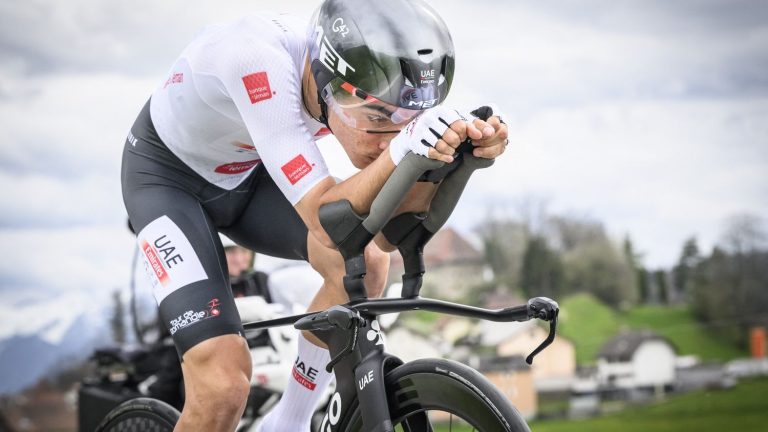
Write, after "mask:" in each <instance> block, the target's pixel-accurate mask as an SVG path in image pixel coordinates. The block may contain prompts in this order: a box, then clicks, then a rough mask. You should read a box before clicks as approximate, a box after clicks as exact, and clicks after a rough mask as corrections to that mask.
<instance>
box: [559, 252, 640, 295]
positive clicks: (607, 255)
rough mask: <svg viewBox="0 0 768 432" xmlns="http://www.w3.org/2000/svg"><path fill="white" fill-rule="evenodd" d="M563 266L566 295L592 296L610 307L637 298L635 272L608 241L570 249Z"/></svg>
mask: <svg viewBox="0 0 768 432" xmlns="http://www.w3.org/2000/svg"><path fill="white" fill-rule="evenodd" d="M563 263H564V267H565V276H566V286H567V287H568V289H569V291H573V292H589V293H592V294H594V295H595V297H597V298H599V299H600V300H602V301H603V302H605V303H607V304H609V305H611V306H613V307H619V306H623V305H626V304H627V303H631V302H634V301H635V299H636V297H637V290H636V289H635V286H634V285H633V281H634V274H633V271H634V270H633V269H632V267H630V266H629V264H628V263H627V261H626V260H625V259H624V257H623V256H622V254H621V252H619V250H618V248H616V247H615V246H614V245H613V244H612V243H611V242H610V241H609V240H608V239H607V238H606V239H603V240H602V241H596V242H592V243H588V244H584V245H581V246H579V247H578V248H576V249H573V250H572V251H570V252H568V253H567V254H565V255H564V258H563Z"/></svg>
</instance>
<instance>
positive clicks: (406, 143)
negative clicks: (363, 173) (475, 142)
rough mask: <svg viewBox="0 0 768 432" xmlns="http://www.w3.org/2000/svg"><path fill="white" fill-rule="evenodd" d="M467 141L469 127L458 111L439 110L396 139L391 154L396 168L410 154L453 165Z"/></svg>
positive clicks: (423, 116) (426, 113)
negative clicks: (461, 145)
mask: <svg viewBox="0 0 768 432" xmlns="http://www.w3.org/2000/svg"><path fill="white" fill-rule="evenodd" d="M466 138H467V123H466V122H465V121H464V120H463V118H462V116H461V115H460V114H459V113H458V112H457V111H456V110H453V109H450V108H445V107H435V108H431V109H429V110H426V111H424V113H423V114H421V115H420V116H418V117H416V118H415V119H414V120H413V121H411V122H410V123H408V125H407V126H406V127H405V128H404V129H403V130H402V131H400V133H399V134H397V136H396V137H394V138H393V139H392V141H391V142H390V144H389V154H390V156H391V157H392V162H394V163H395V165H397V164H399V163H400V161H401V160H403V158H404V157H405V155H406V154H408V152H409V151H411V152H413V153H416V154H419V155H422V156H425V157H428V158H430V159H437V160H441V161H443V162H445V163H451V162H453V155H454V153H456V148H457V147H458V146H459V144H461V142H462V141H464V140H465V139H466Z"/></svg>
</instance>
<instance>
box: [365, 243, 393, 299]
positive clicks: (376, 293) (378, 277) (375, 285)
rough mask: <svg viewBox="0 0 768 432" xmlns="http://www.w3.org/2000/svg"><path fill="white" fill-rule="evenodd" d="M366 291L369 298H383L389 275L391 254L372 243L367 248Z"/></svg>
mask: <svg viewBox="0 0 768 432" xmlns="http://www.w3.org/2000/svg"><path fill="white" fill-rule="evenodd" d="M365 268H366V271H367V273H366V275H365V289H366V291H368V297H371V298H376V297H381V295H382V294H383V293H384V287H385V285H386V282H387V274H388V273H389V254H388V253H386V252H384V251H382V250H381V249H379V247H378V246H376V244H375V243H373V242H371V243H370V244H369V245H368V246H367V247H366V248H365Z"/></svg>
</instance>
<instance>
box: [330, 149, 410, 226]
mask: <svg viewBox="0 0 768 432" xmlns="http://www.w3.org/2000/svg"><path fill="white" fill-rule="evenodd" d="M394 170H395V164H394V163H392V159H391V158H390V156H389V153H388V152H387V151H384V152H383V153H382V154H381V155H379V157H378V158H377V159H376V160H375V161H373V163H371V164H370V165H368V166H367V167H365V168H364V169H363V170H361V171H360V172H358V173H357V174H355V175H353V176H352V177H350V178H348V179H347V180H344V181H343V182H341V183H338V184H336V185H335V186H333V187H331V188H330V189H328V190H327V191H325V193H324V194H323V195H322V197H320V205H323V204H327V203H331V202H335V201H339V200H347V201H349V202H350V204H352V208H353V209H354V210H355V212H356V213H357V214H367V213H368V212H369V211H370V209H371V203H372V202H373V200H374V198H376V195H377V194H378V193H379V191H380V190H381V188H382V187H383V186H384V183H385V182H386V181H387V179H388V178H389V176H390V175H392V172H393V171H394Z"/></svg>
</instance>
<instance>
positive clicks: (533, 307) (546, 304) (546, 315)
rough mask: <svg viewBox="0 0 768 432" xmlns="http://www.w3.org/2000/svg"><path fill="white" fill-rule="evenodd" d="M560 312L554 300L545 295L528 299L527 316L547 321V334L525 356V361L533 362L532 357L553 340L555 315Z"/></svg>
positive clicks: (555, 322) (555, 323)
mask: <svg viewBox="0 0 768 432" xmlns="http://www.w3.org/2000/svg"><path fill="white" fill-rule="evenodd" d="M559 314H560V306H559V305H558V304H557V302H556V301H554V300H552V299H549V298H547V297H536V298H533V299H531V300H529V301H528V316H529V317H530V318H538V319H540V320H543V321H549V322H550V323H549V335H548V336H547V338H546V339H545V340H544V342H542V343H541V345H539V346H538V347H536V349H535V350H533V352H531V354H529V355H528V357H526V359H525V362H526V363H528V364H529V365H530V364H533V358H534V357H536V356H537V355H538V354H539V353H540V352H542V351H544V350H545V349H546V348H547V347H548V346H550V345H551V344H552V342H554V340H555V336H556V334H557V316H558V315H559Z"/></svg>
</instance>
